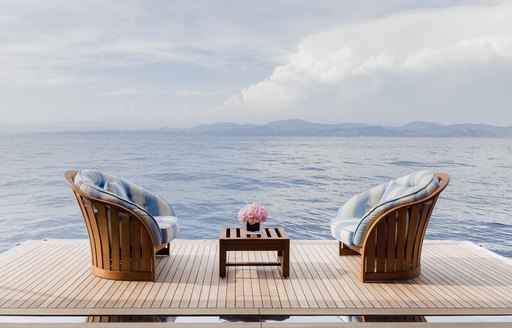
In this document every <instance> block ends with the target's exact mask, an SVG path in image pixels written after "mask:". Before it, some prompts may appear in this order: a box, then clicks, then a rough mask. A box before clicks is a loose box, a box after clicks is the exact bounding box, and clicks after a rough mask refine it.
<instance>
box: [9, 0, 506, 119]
mask: <svg viewBox="0 0 512 328" xmlns="http://www.w3.org/2000/svg"><path fill="white" fill-rule="evenodd" d="M511 91H512V1H497V0H496V1H484V0H480V1H476V0H465V1H463V0H460V1H440V0H438V1H436V0H432V1H423V0H416V1H414V0H387V1H380V0H371V1H370V0H340V1H331V0H318V1H310V0H286V1H281V0H274V1H238V0H232V1H226V0H211V1H188V0H187V1H130V0H127V1H117V0H116V1H106V0H97V1H94V0H90V1H79V0H77V1H67V0H66V1H65V0H61V1H57V0H46V1H40V0H0V126H1V125H3V126H6V125H7V126H8V125H20V124H21V125H24V124H35V125H38V124H39V125H41V124H48V125H58V124H71V125H78V126H80V125H82V126H87V125H91V126H93V125H94V126H101V127H104V128H108V127H120V126H123V127H130V128H148V127H156V128H157V127H162V126H167V127H190V126H195V125H199V124H209V123H215V122H237V123H251V124H264V123H268V122H271V121H274V120H285V119H292V118H293V119H304V120H308V121H312V122H319V123H369V124H379V125H393V126H399V125H403V124H406V123H408V122H411V121H415V120H422V121H429V122H438V123H441V124H456V123H483V124H493V125H499V126H512V92H511Z"/></svg>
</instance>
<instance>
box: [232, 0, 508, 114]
mask: <svg viewBox="0 0 512 328" xmlns="http://www.w3.org/2000/svg"><path fill="white" fill-rule="evenodd" d="M496 61H500V62H501V61H505V62H508V63H509V64H510V63H512V4H511V3H510V2H504V3H502V4H499V5H494V6H459V7H449V8H442V9H430V10H414V11H406V12H402V13H399V14H394V15H390V16H387V17H383V18H378V19H373V20H369V21H366V22H362V23H356V24H349V25H347V24H345V25H341V26H338V27H334V28H331V29H328V30H325V31H323V32H321V33H316V34H312V35H309V36H307V37H305V38H304V39H302V40H301V41H300V43H299V44H298V46H297V49H296V51H295V52H294V53H292V54H290V55H289V56H288V58H287V60H286V61H285V62H284V63H283V64H281V65H279V66H278V67H276V68H275V69H274V71H273V72H272V74H271V75H270V76H269V77H268V78H266V79H264V80H262V81H260V82H258V83H255V84H253V85H250V86H248V87H246V88H244V89H242V90H241V91H240V92H239V93H238V94H235V95H233V96H231V97H230V98H229V99H227V100H226V101H225V103H224V107H225V108H232V109H239V110H244V109H245V110H252V111H262V112H279V111H282V110H285V109H287V108H291V107H300V106H301V104H302V103H307V100H308V98H314V97H316V98H318V95H319V94H322V89H323V90H325V95H326V97H325V99H324V100H323V105H328V102H329V100H328V99H329V97H332V94H328V93H327V92H330V93H333V92H337V93H341V94H343V93H349V92H353V91H351V88H350V87H347V85H349V84H351V83H352V82H354V83H356V84H357V85H359V86H361V88H363V90H355V91H354V92H355V94H356V95H357V96H367V93H371V92H374V91H375V85H376V83H375V81H378V84H380V85H385V84H386V83H387V81H386V79H388V78H390V77H392V78H397V77H400V78H403V79H407V78H410V77H411V76H415V75H418V74H426V73H428V74H433V75H436V74H439V75H440V76H441V75H444V74H446V72H453V73H454V75H457V72H458V71H462V70H463V71H468V70H470V71H471V70H472V69H474V70H475V71H477V70H479V69H481V68H485V67H487V66H488V65H493V64H494V62H496ZM361 80H363V81H364V80H367V81H368V82H367V83H361ZM365 84H366V85H367V87H365V86H364V85H365ZM365 88H366V89H367V93H366V94H365V92H364V89H365ZM327 96H329V97H327ZM345 96H346V97H348V98H350V95H345ZM332 98H333V100H335V101H339V97H332ZM319 105H322V104H319ZM337 105H338V106H342V105H343V103H338V104H337Z"/></svg>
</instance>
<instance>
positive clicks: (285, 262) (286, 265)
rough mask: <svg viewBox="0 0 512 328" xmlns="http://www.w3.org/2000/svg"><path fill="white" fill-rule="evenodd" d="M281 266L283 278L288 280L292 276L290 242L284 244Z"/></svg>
mask: <svg viewBox="0 0 512 328" xmlns="http://www.w3.org/2000/svg"><path fill="white" fill-rule="evenodd" d="M281 266H282V268H283V277H284V278H288V277H289V276H290V241H289V240H288V242H285V243H284V246H283V257H282V260H281Z"/></svg>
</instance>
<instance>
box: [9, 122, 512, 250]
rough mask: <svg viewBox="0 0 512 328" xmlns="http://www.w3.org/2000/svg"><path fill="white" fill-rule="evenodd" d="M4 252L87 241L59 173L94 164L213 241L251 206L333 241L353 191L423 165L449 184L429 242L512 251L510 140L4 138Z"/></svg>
mask: <svg viewBox="0 0 512 328" xmlns="http://www.w3.org/2000/svg"><path fill="white" fill-rule="evenodd" d="M0 154H1V155H0V156H1V170H0V251H4V250H6V249H8V248H10V247H12V246H14V245H15V244H16V243H19V242H22V241H25V240H31V239H42V238H87V232H86V229H85V226H84V223H83V220H82V217H81V214H80V211H79V208H78V205H77V203H76V200H75V199H74V198H73V194H72V192H71V190H70V189H69V187H68V186H67V185H66V184H65V182H64V179H63V173H64V171H65V170H67V169H71V168H97V169H100V170H103V171H105V172H107V173H110V174H112V175H117V176H119V177H122V178H124V179H127V180H130V181H133V182H135V183H137V184H139V185H141V186H144V187H145V188H147V189H150V190H152V191H154V192H156V193H158V194H160V195H161V196H163V197H164V198H165V199H166V200H167V201H169V202H170V203H171V204H172V205H173V207H174V208H175V210H176V213H177V215H178V217H179V219H180V225H181V234H180V238H183V239H216V238H217V237H218V231H219V228H220V227H221V226H237V225H239V223H238V221H237V219H236V214H237V212H238V210H239V208H240V207H242V206H243V205H245V204H246V203H249V202H258V203H261V204H263V205H264V206H265V207H266V208H267V210H268V211H269V212H270V216H271V218H270V222H269V224H272V225H282V226H284V227H285V228H286V230H287V231H288V232H289V235H290V236H291V238H293V239H332V238H331V236H330V232H329V221H330V220H331V218H332V217H333V216H335V215H336V211H337V209H338V207H339V206H340V205H341V204H342V203H343V202H344V201H345V200H347V199H349V198H350V197H351V196H353V195H354V194H356V193H358V192H360V191H363V190H366V189H368V188H370V187H372V186H374V185H376V184H379V183H382V182H385V181H387V180H390V179H392V178H396V177H399V176H402V175H405V174H408V173H410V172H414V171H417V170H421V169H432V170H435V171H444V172H447V173H448V174H449V175H450V176H451V179H452V180H451V182H450V185H449V186H448V187H447V189H446V190H445V191H444V192H443V193H442V194H441V197H440V199H439V201H438V204H437V206H436V208H435V210H434V214H433V216H432V219H431V222H430V224H429V228H428V230H427V239H451V240H469V241H472V242H475V243H478V244H482V245H483V246H484V247H486V248H489V249H491V250H493V251H496V252H497V253H500V254H502V255H505V256H508V257H512V238H511V236H512V219H511V216H510V210H511V209H512V187H511V186H512V168H511V163H512V142H511V141H510V140H508V139H428V138H414V139H407V138H380V137H379V138H316V137H310V138H297V137H242V138H239V137H237V138H232V137H206V136H204V137H201V136H194V137H191V136H175V135H170V134H165V133H157V132H94V133H93V132H91V133H59V134H57V133H56V134H19V135H6V136H0Z"/></svg>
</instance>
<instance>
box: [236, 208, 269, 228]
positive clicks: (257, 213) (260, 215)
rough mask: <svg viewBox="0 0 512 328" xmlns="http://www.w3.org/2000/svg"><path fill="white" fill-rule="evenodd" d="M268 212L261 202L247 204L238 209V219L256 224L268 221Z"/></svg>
mask: <svg viewBox="0 0 512 328" xmlns="http://www.w3.org/2000/svg"><path fill="white" fill-rule="evenodd" d="M267 218H268V212H267V210H266V209H265V208H264V207H263V206H261V205H260V204H256V203H252V204H247V205H245V206H244V207H242V208H241V209H240V211H238V221H240V222H242V223H249V224H255V223H258V222H267Z"/></svg>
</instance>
